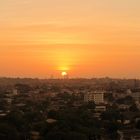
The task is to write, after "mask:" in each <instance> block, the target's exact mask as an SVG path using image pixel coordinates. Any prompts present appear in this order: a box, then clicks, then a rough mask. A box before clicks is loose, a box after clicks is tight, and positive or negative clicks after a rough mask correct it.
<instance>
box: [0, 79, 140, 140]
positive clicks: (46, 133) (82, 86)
mask: <svg viewBox="0 0 140 140" xmlns="http://www.w3.org/2000/svg"><path fill="white" fill-rule="evenodd" d="M0 99H1V100H0V138H1V139H3V140H4V139H5V140H9V139H10V140H18V139H21V140H28V139H29V140H30V139H31V140H77V139H80V140H128V139H130V140H131V139H132V140H139V139H140V80H138V79H111V78H100V79H99V78H93V79H82V78H81V79H64V78H63V77H62V79H31V78H24V79H21V78H0Z"/></svg>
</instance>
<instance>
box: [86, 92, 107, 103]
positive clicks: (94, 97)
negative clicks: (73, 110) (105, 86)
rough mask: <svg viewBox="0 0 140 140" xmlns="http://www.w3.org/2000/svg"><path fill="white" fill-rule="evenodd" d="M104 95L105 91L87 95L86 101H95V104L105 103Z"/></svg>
mask: <svg viewBox="0 0 140 140" xmlns="http://www.w3.org/2000/svg"><path fill="white" fill-rule="evenodd" d="M104 93H105V92H104V91H94V92H90V93H87V94H85V96H84V101H85V102H90V101H94V102H95V104H100V103H104Z"/></svg>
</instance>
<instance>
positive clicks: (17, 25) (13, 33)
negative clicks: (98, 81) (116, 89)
mask: <svg viewBox="0 0 140 140" xmlns="http://www.w3.org/2000/svg"><path fill="white" fill-rule="evenodd" d="M139 5H140V1H139V0H133V1H132V0H123V1H122V0H116V1H115V0H108V1H102V0H93V1H92V0H89V1H86V0H76V1H75V0H59V1H58V0H40V1H38V0H28V1H27V0H26V2H25V1H19V0H4V1H1V2H0V9H1V13H0V66H1V68H0V76H16V77H18V76H19V77H20V76H21V77H41V78H48V77H50V75H54V77H55V78H60V76H61V75H60V72H68V74H69V73H70V75H71V77H104V76H110V77H126V78H140V65H139V62H140V28H139V25H140V8H139Z"/></svg>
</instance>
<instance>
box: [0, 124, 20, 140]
mask: <svg viewBox="0 0 140 140" xmlns="http://www.w3.org/2000/svg"><path fill="white" fill-rule="evenodd" d="M0 140H19V134H18V131H17V130H16V128H15V127H13V126H11V125H9V124H6V123H1V124H0Z"/></svg>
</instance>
